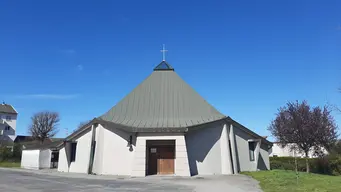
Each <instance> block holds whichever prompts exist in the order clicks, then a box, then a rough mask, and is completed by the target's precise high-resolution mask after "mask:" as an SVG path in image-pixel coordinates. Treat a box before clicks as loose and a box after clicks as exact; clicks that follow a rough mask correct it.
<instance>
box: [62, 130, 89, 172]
mask: <svg viewBox="0 0 341 192" xmlns="http://www.w3.org/2000/svg"><path fill="white" fill-rule="evenodd" d="M91 133H92V132H91V130H87V131H86V132H85V133H82V134H81V135H79V137H77V138H75V141H76V142H77V149H76V160H75V161H74V162H70V164H68V157H67V154H66V150H65V147H63V148H61V149H60V150H59V159H58V171H61V172H74V173H88V168H89V160H90V147H91V137H92V134H91ZM66 147H68V145H66Z"/></svg>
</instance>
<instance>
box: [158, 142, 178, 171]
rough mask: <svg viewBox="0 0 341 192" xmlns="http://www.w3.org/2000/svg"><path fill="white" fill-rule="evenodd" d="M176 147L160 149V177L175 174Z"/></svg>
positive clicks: (161, 147)
mask: <svg viewBox="0 0 341 192" xmlns="http://www.w3.org/2000/svg"><path fill="white" fill-rule="evenodd" d="M174 152H175V151H174V146H160V147H158V159H157V165H158V166H157V168H158V169H157V173H158V174H160V175H166V174H174V158H175V154H174Z"/></svg>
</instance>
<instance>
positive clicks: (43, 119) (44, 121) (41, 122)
mask: <svg viewBox="0 0 341 192" xmlns="http://www.w3.org/2000/svg"><path fill="white" fill-rule="evenodd" d="M59 121H60V119H59V114H58V113H56V112H50V111H43V112H39V113H36V114H34V115H33V116H32V117H31V125H30V126H29V128H28V132H29V133H30V134H31V135H32V136H33V137H34V138H35V139H37V140H39V141H40V142H41V143H43V142H44V141H45V139H47V138H51V137H53V136H55V135H56V134H57V132H58V125H59Z"/></svg>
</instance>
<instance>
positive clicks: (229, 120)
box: [57, 116, 273, 147]
mask: <svg viewBox="0 0 341 192" xmlns="http://www.w3.org/2000/svg"><path fill="white" fill-rule="evenodd" d="M219 121H226V122H227V123H231V124H233V125H236V126H238V128H240V129H241V130H243V131H245V132H246V133H248V134H250V135H252V136H254V137H256V138H259V139H261V140H262V141H264V142H265V143H266V144H269V145H271V146H272V145H273V143H272V142H270V141H268V140H267V139H266V138H264V137H262V136H260V135H258V134H257V133H255V132H253V131H251V130H250V129H248V128H247V127H245V126H244V125H242V124H240V123H238V122H237V121H235V120H233V119H232V118H231V117H229V116H226V117H224V118H222V119H218V120H215V121H211V122H207V123H204V124H200V125H195V126H191V127H187V128H150V129H149V128H143V129H140V128H134V127H128V126H125V125H122V124H117V123H113V122H110V121H105V120H102V119H100V118H94V119H93V120H91V121H90V122H89V123H87V124H85V125H83V126H82V127H81V128H79V129H78V130H76V131H75V132H73V133H72V134H71V135H69V136H68V137H66V138H65V139H64V141H70V140H72V139H73V138H75V137H77V136H78V135H79V134H81V133H82V132H83V131H85V130H87V129H89V128H91V126H92V125H93V124H96V123H99V124H102V125H103V126H114V127H115V128H117V129H120V130H123V131H127V132H133V133H134V132H155V133H167V132H168V133H171V132H172V133H174V132H187V131H188V129H193V128H195V127H196V128H197V129H200V127H203V126H205V125H207V124H210V123H215V122H219ZM61 144H62V143H61ZM61 144H59V145H58V146H57V147H59V146H61Z"/></svg>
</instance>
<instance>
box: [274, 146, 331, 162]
mask: <svg viewBox="0 0 341 192" xmlns="http://www.w3.org/2000/svg"><path fill="white" fill-rule="evenodd" d="M295 146H297V145H296V144H288V145H287V146H285V147H282V145H281V144H279V143H274V144H273V146H272V148H271V150H270V155H269V156H270V157H274V156H276V157H302V158H303V157H305V154H304V152H302V151H299V150H297V149H296V150H291V148H292V147H295ZM296 148H297V147H296ZM322 153H324V154H328V152H327V150H325V149H324V148H322ZM308 156H309V158H314V157H317V155H316V154H315V153H314V150H310V151H309V155H308Z"/></svg>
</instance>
